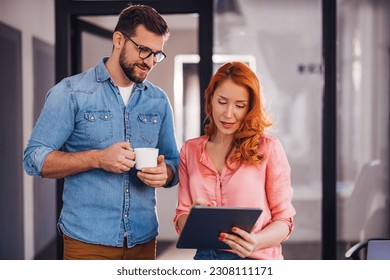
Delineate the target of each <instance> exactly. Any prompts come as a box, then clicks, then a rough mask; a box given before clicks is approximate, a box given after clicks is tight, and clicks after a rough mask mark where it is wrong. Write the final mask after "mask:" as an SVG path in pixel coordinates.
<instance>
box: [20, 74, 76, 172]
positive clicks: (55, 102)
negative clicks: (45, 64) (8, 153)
mask: <svg viewBox="0 0 390 280" xmlns="http://www.w3.org/2000/svg"><path fill="white" fill-rule="evenodd" d="M73 129H74V104H73V101H72V97H71V94H70V92H69V91H68V86H67V83H66V81H62V82H60V83H59V84H57V85H56V86H55V87H53V88H52V89H51V90H50V91H49V92H48V94H47V96H46V100H45V105H44V107H43V109H42V111H41V114H40V116H39V118H38V120H37V122H36V124H35V126H34V129H33V131H32V133H31V137H30V139H29V140H28V143H27V146H26V148H25V149H24V154H23V167H24V169H25V171H26V173H27V174H29V175H38V176H41V172H42V166H43V163H44V161H45V159H46V157H47V155H48V154H49V153H50V152H52V151H54V150H60V149H61V148H62V147H63V145H64V143H65V142H66V140H67V139H68V137H69V135H70V134H71V133H72V131H73Z"/></svg>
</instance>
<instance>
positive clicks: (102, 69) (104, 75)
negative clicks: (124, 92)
mask: <svg viewBox="0 0 390 280" xmlns="http://www.w3.org/2000/svg"><path fill="white" fill-rule="evenodd" d="M108 58H109V57H108V56H106V57H103V58H102V60H101V61H100V62H99V63H98V65H97V66H96V68H95V69H96V71H95V73H96V82H98V83H103V82H105V81H107V80H109V81H110V82H111V83H112V84H113V85H115V82H114V80H113V79H112V78H111V75H110V73H109V72H108V70H107V68H106V64H105V63H106V62H107V60H108ZM134 88H138V89H141V90H147V89H148V86H147V85H146V83H135V84H134Z"/></svg>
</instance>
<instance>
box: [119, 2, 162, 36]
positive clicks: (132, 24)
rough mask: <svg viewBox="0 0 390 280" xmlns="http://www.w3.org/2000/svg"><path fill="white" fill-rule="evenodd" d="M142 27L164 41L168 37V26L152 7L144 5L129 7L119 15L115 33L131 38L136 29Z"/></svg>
mask: <svg viewBox="0 0 390 280" xmlns="http://www.w3.org/2000/svg"><path fill="white" fill-rule="evenodd" d="M139 25H143V26H144V27H145V28H146V30H148V31H150V32H153V33H155V34H157V35H161V36H163V37H164V39H165V40H167V39H168V37H169V29H168V25H167V23H166V22H165V20H164V19H163V18H162V16H161V15H160V14H159V13H158V12H157V11H156V10H155V9H153V8H152V7H149V6H146V5H129V6H128V7H126V8H125V9H123V10H122V12H121V13H120V14H119V19H118V23H117V25H116V27H115V31H119V32H122V33H124V34H126V35H127V36H129V37H131V36H134V35H136V34H135V32H136V28H137V27H138V26H139Z"/></svg>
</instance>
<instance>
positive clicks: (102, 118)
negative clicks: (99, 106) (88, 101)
mask: <svg viewBox="0 0 390 280" xmlns="http://www.w3.org/2000/svg"><path fill="white" fill-rule="evenodd" d="M84 123H85V132H86V135H87V137H88V139H90V140H93V141H97V142H104V141H107V140H108V139H111V138H112V137H113V125H112V112H111V111H109V110H107V111H87V112H85V113H84Z"/></svg>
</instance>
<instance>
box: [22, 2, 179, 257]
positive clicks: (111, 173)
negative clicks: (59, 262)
mask: <svg viewBox="0 0 390 280" xmlns="http://www.w3.org/2000/svg"><path fill="white" fill-rule="evenodd" d="M168 36H169V30H168V26H167V24H166V22H165V21H164V19H163V18H162V17H161V16H160V15H159V14H158V13H157V12H156V11H155V10H154V9H153V8H151V7H148V6H144V5H130V6H128V7H127V8H125V9H124V10H123V11H122V12H121V13H120V15H119V19H118V23H117V26H116V28H115V31H114V33H113V37H112V39H113V49H112V53H111V55H110V57H109V58H107V57H105V58H103V59H102V60H101V61H100V63H98V64H97V66H96V67H94V68H91V69H89V70H88V71H86V72H84V73H81V74H78V75H75V76H72V77H68V78H65V79H64V80H62V81H61V82H59V83H58V84H57V85H55V86H54V87H53V88H52V89H51V90H50V91H49V92H48V94H47V97H46V101H45V105H44V108H43V110H42V112H41V115H40V117H39V119H38V121H37V123H36V125H35V127H34V129H33V132H32V135H31V138H30V140H29V141H28V144H27V147H26V149H25V151H24V160H23V162H24V168H25V170H26V172H27V173H28V174H30V175H37V176H42V177H46V178H55V179H59V178H64V192H63V207H62V210H61V214H60V217H59V220H58V228H59V230H60V232H61V234H63V239H64V259H155V252H156V236H157V234H158V220H157V215H156V197H155V189H156V188H159V187H172V186H174V185H176V184H177V182H178V176H177V166H178V155H179V154H178V150H177V146H176V140H175V136H174V126H173V116H172V109H171V105H170V103H169V100H168V98H167V96H166V94H165V92H163V91H162V90H161V89H160V88H158V87H156V86H154V85H153V84H152V83H150V82H148V81H146V78H147V76H148V73H149V72H150V71H151V69H152V68H153V67H154V66H155V65H156V64H157V63H159V62H161V61H162V60H164V58H165V57H166V56H165V54H164V52H163V46H164V43H165V42H166V40H167V39H168ZM137 147H153V148H158V149H159V156H158V159H157V167H151V168H143V169H142V170H136V169H135V168H134V164H135V162H134V160H135V156H134V152H133V148H137Z"/></svg>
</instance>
